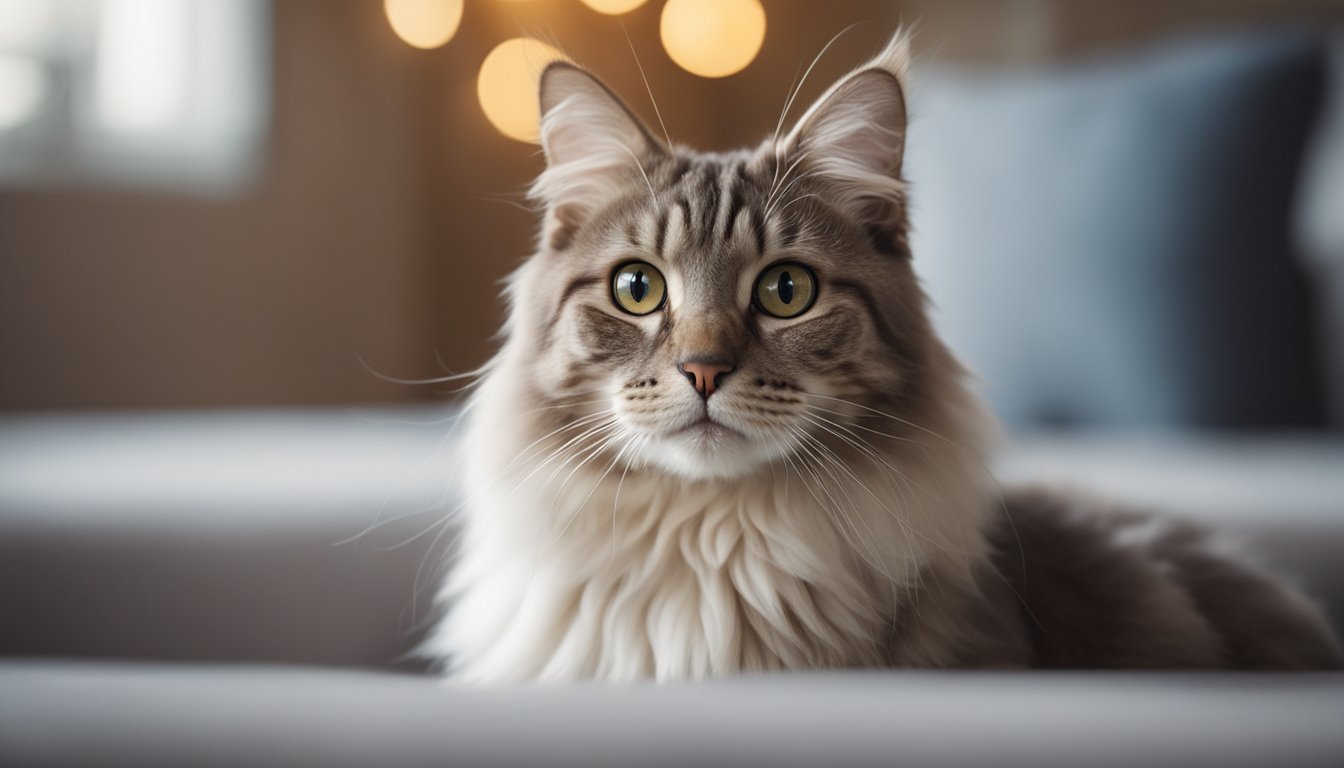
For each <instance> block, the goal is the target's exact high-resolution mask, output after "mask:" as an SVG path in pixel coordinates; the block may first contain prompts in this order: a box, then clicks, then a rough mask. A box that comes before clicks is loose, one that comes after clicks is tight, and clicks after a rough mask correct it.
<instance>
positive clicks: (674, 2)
mask: <svg viewBox="0 0 1344 768" xmlns="http://www.w3.org/2000/svg"><path fill="white" fill-rule="evenodd" d="M659 30H660V32H661V33H662V37H663V47H664V48H666V49H667V55H668V56H671V57H672V60H673V61H675V62H676V63H677V64H679V65H680V66H681V68H682V69H685V70H687V71H688V72H691V73H692V74H696V75H700V76H701V77H727V76H728V75H731V74H733V73H735V72H740V71H741V70H742V69H743V68H744V67H746V66H747V65H748V64H750V63H751V61H752V59H754V58H756V54H757V53H758V52H760V50H761V43H762V42H764V41H765V9H764V8H762V7H761V3H760V0H667V5H665V6H663V18H662V23H661V24H660V25H659Z"/></svg>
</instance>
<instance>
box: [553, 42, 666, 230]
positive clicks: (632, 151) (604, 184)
mask: <svg viewBox="0 0 1344 768" xmlns="http://www.w3.org/2000/svg"><path fill="white" fill-rule="evenodd" d="M539 97H540V99H541V146H542V149H543V150H544V151H545V153H546V170H545V171H544V172H543V173H542V174H541V176H539V177H538V178H537V180H536V182H535V183H534V184H533V185H532V189H531V196H532V197H533V198H534V199H537V200H540V201H541V202H543V203H545V204H546V207H547V210H548V217H549V218H550V219H551V220H550V221H548V222H547V228H548V230H550V232H549V235H548V236H549V237H550V239H551V240H552V241H553V242H554V241H557V240H559V241H563V240H565V239H567V237H568V235H569V234H571V233H572V229H573V228H575V227H577V226H578V225H580V224H582V222H583V221H584V220H585V219H586V217H588V216H590V215H591V214H592V213H593V212H594V211H595V210H597V209H598V208H599V207H600V206H602V205H603V204H605V203H608V202H610V201H611V200H613V199H615V198H616V197H618V196H620V195H622V194H625V193H626V192H627V191H628V190H629V189H630V188H631V185H634V184H639V185H641V186H642V185H643V184H644V183H645V181H644V175H643V174H644V172H645V171H644V169H645V168H647V167H649V165H650V164H651V163H655V162H657V161H658V160H660V159H662V158H664V157H666V156H667V154H668V150H667V148H666V147H665V146H664V145H663V144H662V143H661V142H659V141H658V140H657V139H655V138H654V137H653V135H652V134H651V133H650V132H649V130H648V128H647V127H645V125H644V123H642V122H641V121H640V119H639V118H638V117H636V116H635V114H634V113H633V112H631V111H630V108H629V107H627V106H626V105H625V104H624V103H623V102H622V101H621V100H620V99H619V98H618V97H617V96H616V94H614V93H612V92H611V89H609V88H607V86H605V85H603V84H602V82H601V81H599V80H598V79H597V78H595V77H593V76H592V75H590V74H588V73H587V72H585V71H584V70H582V69H580V68H578V67H576V66H574V65H573V64H570V63H568V62H563V61H557V62H553V63H552V64H550V65H548V66H547V67H546V69H545V71H543V72H542V74H541V84H540V93H539Z"/></svg>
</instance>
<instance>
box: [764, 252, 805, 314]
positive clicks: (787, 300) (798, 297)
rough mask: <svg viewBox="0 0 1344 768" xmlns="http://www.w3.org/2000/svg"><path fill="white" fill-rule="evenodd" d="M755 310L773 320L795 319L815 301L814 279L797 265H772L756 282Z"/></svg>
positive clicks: (793, 263)
mask: <svg viewBox="0 0 1344 768" xmlns="http://www.w3.org/2000/svg"><path fill="white" fill-rule="evenodd" d="M752 296H753V298H754V300H755V301H756V306H757V307H760V309H761V311H763V312H765V313H766V314H768V315H774V316H775V317H783V318H789V317H797V316H799V315H801V314H803V313H804V312H806V311H807V310H808V309H809V308H811V306H812V302H814V301H816V299H817V276H816V275H814V274H812V270H810V269H808V268H807V267H804V266H803V265H802V264H798V263H797V262H785V263H783V264H775V265H774V266H771V267H769V268H767V269H766V270H765V271H764V272H762V273H761V276H760V277H758V278H756V287H755V288H753V289H752Z"/></svg>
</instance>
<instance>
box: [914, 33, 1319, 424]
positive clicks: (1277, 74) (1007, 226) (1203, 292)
mask: <svg viewBox="0 0 1344 768" xmlns="http://www.w3.org/2000/svg"><path fill="white" fill-rule="evenodd" d="M915 82H916V85H915V90H914V91H913V92H912V94H911V96H910V99H911V106H912V124H911V128H910V137H909V142H908V153H909V154H908V160H907V165H906V174H907V176H908V177H909V179H910V180H911V183H912V185H913V192H912V196H913V200H914V202H913V208H912V214H911V215H912V220H913V223H914V230H915V231H914V236H913V241H914V242H913V244H914V249H915V254H916V257H915V258H916V266H917V268H918V269H919V271H920V273H921V274H922V275H923V276H924V279H925V282H926V286H927V288H928V291H929V293H930V295H931V297H932V299H933V301H934V303H935V307H936V309H935V317H936V321H937V323H938V325H939V328H940V329H941V330H942V332H943V334H944V336H945V338H946V339H947V340H948V342H949V343H950V344H951V346H952V347H953V349H954V350H955V351H956V352H958V353H959V354H960V356H961V357H962V358H963V359H964V360H965V361H966V362H967V363H968V364H969V366H970V367H971V368H973V369H974V370H975V371H977V372H978V373H979V374H980V375H981V377H982V378H983V379H984V381H985V386H986V393H987V394H988V396H989V398H990V400H991V401H992V402H993V404H994V405H995V406H996V408H997V410H998V411H999V413H1000V415H1001V416H1002V417H1003V418H1004V419H1005V420H1007V421H1008V422H1009V424H1010V425H1016V426H1024V425H1052V426H1056V425H1060V424H1068V425H1116V424H1126V425H1173V426H1177V425H1178V426H1194V425H1199V426H1252V425H1260V426H1268V425H1277V426H1283V425H1303V424H1316V423H1319V422H1320V421H1321V420H1322V410H1323V409H1322V403H1321V394H1320V381H1319V375H1318V374H1319V371H1318V366H1317V365H1316V361H1315V360H1314V356H1313V339H1312V336H1311V330H1310V328H1311V310H1310V307H1309V306H1308V296H1307V291H1306V285H1305V281H1304V279H1303V277H1302V274H1301V272H1300V270H1299V267H1298V264H1297V263H1296V261H1295V260H1294V258H1293V256H1292V251H1291V248H1290V243H1289V239H1290V238H1289V228H1290V219H1291V211H1292V206H1293V202H1294V191H1295V189H1296V186H1297V180H1298V171H1299V166H1300V164H1301V163H1300V161H1301V157H1302V154H1303V151H1304V147H1305V144H1306V142H1307V139H1308V138H1309V135H1310V131H1311V127H1312V124H1313V121H1314V118H1315V116H1316V113H1317V108H1318V102H1319V101H1320V98H1321V92H1322V86H1323V60H1322V49H1321V47H1320V46H1319V45H1318V44H1317V42H1316V41H1314V40H1313V39H1312V38H1311V37H1310V36H1307V35H1305V34H1300V33H1298V32H1294V31H1279V32H1275V33H1269V34H1265V33H1262V34H1258V35H1242V36H1232V37H1220V38H1217V39H1208V38H1202V39H1195V40H1187V41H1184V42H1179V43H1168V44H1165V45H1163V46H1162V47H1159V48H1155V49H1150V50H1146V51H1143V52H1141V53H1135V54H1131V55H1127V56H1124V57H1116V58H1111V59H1107V60H1104V61H1095V62H1091V63H1087V64H1082V65H1075V66H1072V67H1069V68H1061V69H1058V70H1054V71H1037V72H1032V73H1027V74H1014V75H972V74H965V73H961V74H957V73H950V72H924V73H922V75H921V76H920V77H917V78H915Z"/></svg>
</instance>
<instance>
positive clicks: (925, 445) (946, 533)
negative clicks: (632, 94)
mask: <svg viewBox="0 0 1344 768" xmlns="http://www.w3.org/2000/svg"><path fill="white" fill-rule="evenodd" d="M908 50H909V43H908V39H907V37H906V36H905V35H903V34H898V35H896V36H895V37H894V38H893V39H892V41H891V42H890V43H889V44H888V45H887V46H886V48H885V49H884V50H883V52H882V53H881V54H880V55H878V56H877V57H876V58H875V59H873V60H872V61H870V62H868V63H867V64H865V65H864V66H861V67H859V68H858V69H856V70H854V71H853V72H851V73H850V74H849V75H847V76H845V77H843V78H842V79H840V80H839V81H838V82H836V83H835V84H833V85H832V86H831V87H830V88H829V89H828V90H827V91H826V92H825V93H824V94H823V95H822V96H821V97H820V99H818V101H817V102H816V103H815V104H813V105H812V106H811V107H810V108H809V109H808V110H807V111H806V112H805V113H804V114H803V115H802V116H801V117H800V118H799V120H798V122H797V123H796V125H795V126H794V127H793V128H792V130H790V131H789V132H787V133H782V132H781V131H780V130H779V129H777V130H776V133H775V135H774V136H773V137H772V138H770V139H768V140H766V141H765V142H764V143H762V144H761V145H760V146H759V147H757V148H755V149H750V150H741V151H736V152H727V153H720V154H708V153H699V152H694V151H691V150H688V149H685V148H681V147H677V146H674V145H672V143H671V142H670V141H665V140H663V139H660V138H659V137H658V136H656V135H655V134H654V133H653V132H652V131H651V130H650V129H649V128H648V127H647V126H646V125H645V124H644V123H643V122H641V121H640V119H639V118H638V117H636V116H635V114H634V113H633V112H632V111H631V110H630V109H629V108H628V107H626V106H625V104H623V103H622V102H621V100H620V99H619V98H618V97H617V96H616V95H615V94H614V93H613V92H612V91H611V90H609V89H608V88H607V87H606V86H605V85H603V84H602V83H601V82H600V81H599V80H598V79H596V78H595V77H594V76H593V75H591V74H589V73H588V72H586V71H585V70H583V69H581V68H579V67H577V66H575V65H573V64H570V63H564V62H557V63H552V64H550V65H548V66H547V67H546V68H545V70H544V71H543V72H542V74H541V77H540V85H539V98H540V105H541V114H542V121H541V143H542V147H543V149H544V153H545V157H546V162H547V167H546V169H545V171H544V172H543V173H542V174H541V175H540V177H539V178H538V179H537V180H536V182H535V184H534V185H533V186H532V188H531V190H530V192H531V195H532V196H533V197H534V199H535V200H537V201H538V202H539V203H540V204H541V207H543V208H544V211H545V213H544V217H545V218H544V221H543V223H542V227H541V241H540V244H539V246H538V250H537V252H536V253H535V255H533V256H532V257H531V258H530V259H529V260H527V261H526V262H525V263H524V264H523V265H522V266H521V267H520V268H519V269H518V270H517V271H516V272H515V273H514V274H513V275H512V276H511V278H510V280H509V282H508V287H507V290H506V296H507V300H508V303H509V314H508V319H507V322H506V324H505V326H504V330H503V343H502V346H501V348H500V350H499V352H498V354H497V355H496V356H495V358H494V359H493V360H492V361H491V362H490V363H489V364H487V366H486V368H485V369H484V370H483V374H482V378H481V379H480V381H479V382H478V383H477V384H478V386H477V388H476V389H475V391H474V392H473V394H472V396H471V398H470V401H469V405H468V411H467V414H466V416H467V419H468V420H469V421H468V427H467V429H466V431H465V436H464V440H463V446H464V449H465V451H466V456H465V472H464V476H465V477H464V481H463V485H464V489H465V490H464V492H465V495H466V500H465V502H464V506H463V508H462V513H461V519H460V520H459V521H458V524H459V525H460V529H459V530H458V532H457V533H458V536H459V539H458V543H457V547H456V549H457V551H456V552H455V553H454V556H453V561H452V564H451V568H450V572H449V573H448V576H447V578H446V581H445V583H444V585H443V588H442V590H441V593H440V599H441V602H442V603H443V605H444V607H445V613H444V615H443V617H442V619H441V620H439V621H438V622H437V624H436V625H435V626H434V627H432V629H431V631H430V632H429V634H428V636H427V638H426V640H425V642H424V644H423V647H422V652H423V653H424V654H425V655H427V656H428V657H429V658H431V659H432V660H434V661H435V662H436V663H437V665H438V666H439V667H440V668H441V669H442V670H443V672H444V674H445V675H447V676H448V677H450V678H452V679H455V680H460V681H465V682H470V683H482V684H490V683H507V682H523V681H546V682H569V681H580V680H602V681H612V682H624V681H636V680H643V679H656V680H660V681H667V680H683V679H700V678H708V677H715V676H722V675H729V674H736V673H747V672H761V671H768V670H803V669H820V668H872V667H921V668H943V667H985V666H994V667H1091V668H1100V667H1131V668H1175V667H1180V668H1219V667H1232V668H1255V669H1264V668H1274V669H1305V668H1338V667H1340V666H1341V660H1342V658H1344V657H1342V655H1341V650H1340V645H1339V642H1338V641H1337V640H1336V638H1335V637H1334V636H1333V634H1332V631H1331V629H1330V626H1329V624H1328V623H1327V621H1326V620H1325V618H1324V616H1323V615H1322V613H1321V612H1320V611H1319V609H1318V608H1316V607H1315V606H1314V605H1313V604H1312V603H1311V602H1310V601H1308V600H1307V599H1306V598H1305V597H1304V596H1303V595H1302V594H1300V593H1299V592H1297V591H1295V590H1294V589H1292V588H1291V587H1290V586H1289V585H1288V584H1287V583H1286V582H1283V581H1281V580H1279V579H1277V578H1276V577H1274V576H1272V575H1270V574H1268V573H1267V572H1265V571H1263V570H1261V569H1259V568H1258V567H1256V566H1254V565H1253V564H1251V562H1250V561H1248V560H1247V559H1245V558H1244V557H1242V556H1240V555H1237V554H1235V553H1232V552H1230V551H1229V550H1228V549H1227V548H1226V547H1224V546H1222V545H1221V543H1220V541H1219V539H1217V538H1216V537H1213V536H1211V535H1209V534H1207V533H1205V532H1204V531H1202V530H1200V529H1198V528H1196V527H1194V526H1191V525H1189V524H1186V523H1183V522H1179V521H1168V520H1164V519H1161V518H1154V517H1147V516H1143V515H1139V514H1134V513H1128V512H1116V511H1110V510H1108V509H1105V508H1104V507H1101V506H1100V505H1096V504H1092V503H1089V502H1086V501H1082V500H1078V499H1073V498H1069V497H1065V496H1059V495H1052V494H1050V493H1048V492H1044V491H1034V490H1026V491H1014V492H1010V493H1003V492H1001V491H1000V490H999V488H998V486H997V485H996V484H995V482H994V480H993V478H992V477H991V476H990V475H989V473H988V472H987V471H986V469H985V468H984V465H985V462H986V457H987V455H988V451H989V449H990V447H991V446H992V445H993V443H994V442H995V440H996V439H997V438H996V435H997V430H998V428H997V426H996V424H995V422H994V420H993V418H992V417H991V415H990V414H989V413H988V412H987V411H986V408H985V407H984V406H983V405H982V403H981V402H980V400H979V399H978V398H977V397H976V395H975V394H973V392H972V391H971V389H970V388H969V386H968V383H967V380H968V376H967V373H966V372H965V371H964V369H963V368H962V366H961V365H960V364H959V363H958V361H957V360H956V359H955V358H954V357H953V355H952V354H951V353H950V352H949V351H948V349H947V348H946V347H945V346H944V345H943V344H942V343H941V342H940V340H939V339H938V337H937V336H936V335H935V333H934V331H933V329H932V327H931V325H930V321H929V319H928V314H927V311H926V300H925V297H924V295H923V293H922V292H921V289H920V287H919V283H918V281H917V279H916V276H915V274H914V272H913V271H912V266H911V253H910V248H909V243H908V240H907V232H908V224H907V210H908V203H907V188H906V184H905V183H904V182H903V181H902V178H901V163H902V157H903V153H904V142H905V133H906V104H905V92H906V87H907V85H906V78H907V70H908V60H909V55H908ZM782 122H783V120H782V119H781V124H782ZM1005 343H1010V340H1005Z"/></svg>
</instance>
